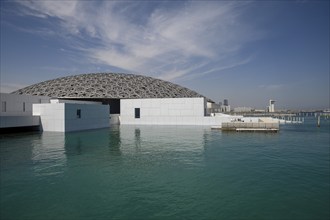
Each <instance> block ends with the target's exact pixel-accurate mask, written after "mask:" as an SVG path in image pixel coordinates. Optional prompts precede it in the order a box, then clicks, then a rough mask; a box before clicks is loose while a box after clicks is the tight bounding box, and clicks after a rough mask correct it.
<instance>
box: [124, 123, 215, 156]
mask: <svg viewBox="0 0 330 220" xmlns="http://www.w3.org/2000/svg"><path fill="white" fill-rule="evenodd" d="M207 132H210V130H209V129H205V128H203V127H192V126H146V125H139V126H134V127H133V126H129V125H121V126H120V135H121V146H122V151H123V153H124V152H125V151H131V150H134V149H135V148H134V147H135V146H136V143H139V146H140V148H143V149H142V150H144V151H149V150H150V151H199V152H200V151H203V150H204V145H205V141H206V140H205V138H206V135H205V133H207ZM140 150H141V149H140Z"/></svg>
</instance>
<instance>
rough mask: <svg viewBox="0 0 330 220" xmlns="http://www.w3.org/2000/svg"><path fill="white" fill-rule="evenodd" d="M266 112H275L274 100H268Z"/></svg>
mask: <svg viewBox="0 0 330 220" xmlns="http://www.w3.org/2000/svg"><path fill="white" fill-rule="evenodd" d="M268 112H275V100H269V106H268Z"/></svg>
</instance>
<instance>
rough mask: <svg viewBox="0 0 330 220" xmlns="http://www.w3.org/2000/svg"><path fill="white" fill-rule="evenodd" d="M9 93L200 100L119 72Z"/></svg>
mask: <svg viewBox="0 0 330 220" xmlns="http://www.w3.org/2000/svg"><path fill="white" fill-rule="evenodd" d="M12 93H13V94H25V95H38V96H49V97H58V98H60V97H68V98H108V99H131V98H184V97H186V98H187V97H203V96H202V95H200V94H198V93H197V92H195V91H192V90H190V89H187V88H185V87H182V86H179V85H176V84H174V83H171V82H167V81H164V80H160V79H155V78H152V77H147V76H141V75H134V74H122V73H91V74H82V75H74V76H67V77H62V78H57V79H53V80H48V81H44V82H41V83H37V84H34V85H31V86H28V87H25V88H23V89H19V90H17V91H15V92H12Z"/></svg>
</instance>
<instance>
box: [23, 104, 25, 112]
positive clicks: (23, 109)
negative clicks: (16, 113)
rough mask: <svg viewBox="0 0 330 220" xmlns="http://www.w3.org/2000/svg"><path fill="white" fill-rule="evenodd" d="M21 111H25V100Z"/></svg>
mask: <svg viewBox="0 0 330 220" xmlns="http://www.w3.org/2000/svg"><path fill="white" fill-rule="evenodd" d="M23 112H25V102H23Z"/></svg>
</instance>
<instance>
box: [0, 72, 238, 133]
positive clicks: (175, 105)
mask: <svg viewBox="0 0 330 220" xmlns="http://www.w3.org/2000/svg"><path fill="white" fill-rule="evenodd" d="M213 105H214V102H213V101H212V100H211V99H208V98H206V97H204V96H203V95H200V94H198V93H197V92H195V91H192V90H190V89H187V88H185V87H182V86H179V85H177V84H174V83H171V82H168V81H164V80H160V79H155V78H152V77H148V76H142V75H135V74H123V73H91V74H81V75H74V76H67V77H62V78H57V79H53V80H48V81H44V82H41V83H37V84H34V85H31V86H28V87H25V88H22V89H19V90H17V91H14V92H12V93H10V94H5V93H2V94H1V112H0V117H1V124H0V128H2V129H3V128H10V127H26V126H37V127H38V126H39V128H40V129H41V130H43V131H62V132H65V131H75V130H85V129H95V128H102V127H109V126H110V125H111V124H140V125H141V124H149V125H151V124H152V125H221V123H222V122H228V121H230V120H232V119H233V117H234V116H228V115H224V114H212V115H210V114H209V112H210V111H209V110H210V108H212V106H213Z"/></svg>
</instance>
